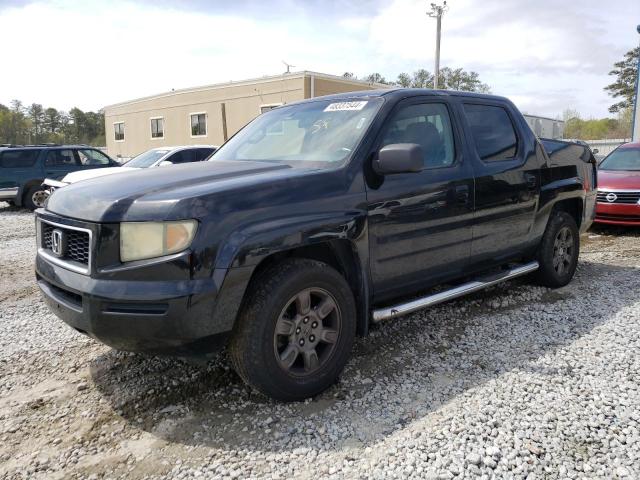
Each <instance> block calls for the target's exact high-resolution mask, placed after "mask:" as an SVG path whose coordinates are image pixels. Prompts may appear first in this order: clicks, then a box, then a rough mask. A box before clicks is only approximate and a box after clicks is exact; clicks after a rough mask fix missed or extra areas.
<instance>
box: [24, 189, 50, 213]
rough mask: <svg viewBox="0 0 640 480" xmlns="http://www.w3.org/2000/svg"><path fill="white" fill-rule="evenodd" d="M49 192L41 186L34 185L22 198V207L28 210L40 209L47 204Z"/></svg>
mask: <svg viewBox="0 0 640 480" xmlns="http://www.w3.org/2000/svg"><path fill="white" fill-rule="evenodd" d="M47 198H49V192H48V191H47V190H46V189H45V187H43V186H42V185H34V186H33V187H30V188H29V189H28V190H27V193H26V194H25V196H24V203H23V204H24V206H25V207H27V208H28V209H29V210H35V209H36V208H42V207H44V206H45V204H46V203H47Z"/></svg>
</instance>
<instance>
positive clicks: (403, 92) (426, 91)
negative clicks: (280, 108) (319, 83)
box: [288, 88, 509, 105]
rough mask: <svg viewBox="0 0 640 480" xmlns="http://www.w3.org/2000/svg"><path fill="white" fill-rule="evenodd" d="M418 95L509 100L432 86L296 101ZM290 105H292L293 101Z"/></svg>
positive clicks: (350, 93) (370, 91) (366, 91)
mask: <svg viewBox="0 0 640 480" xmlns="http://www.w3.org/2000/svg"><path fill="white" fill-rule="evenodd" d="M417 96H451V97H467V98H481V99H488V100H500V101H509V100H508V99H507V98H505V97H501V96H498V95H490V94H486V93H476V92H460V91H458V90H434V89H431V88H389V89H384V90H361V91H356V92H345V93H336V94H333V95H325V96H322V97H314V98H309V99H306V100H302V101H300V102H295V103H306V102H313V101H319V100H345V101H346V100H349V99H354V98H372V97H417ZM288 105H292V104H291V103H290V104H288Z"/></svg>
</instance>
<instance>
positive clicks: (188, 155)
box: [167, 150, 193, 165]
mask: <svg viewBox="0 0 640 480" xmlns="http://www.w3.org/2000/svg"><path fill="white" fill-rule="evenodd" d="M167 160H168V161H169V162H171V163H173V164H174V165H178V164H180V163H189V162H193V150H180V151H179V152H176V153H174V154H173V155H170V156H169V158H167Z"/></svg>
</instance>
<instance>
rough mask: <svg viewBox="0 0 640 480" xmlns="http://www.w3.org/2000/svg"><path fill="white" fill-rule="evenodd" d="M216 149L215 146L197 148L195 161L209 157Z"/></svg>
mask: <svg viewBox="0 0 640 480" xmlns="http://www.w3.org/2000/svg"><path fill="white" fill-rule="evenodd" d="M213 152H215V150H214V149H213V148H198V149H197V150H196V158H195V160H194V161H195V162H201V161H203V160H205V159H207V158H208V157H209V155H211V154H212V153H213Z"/></svg>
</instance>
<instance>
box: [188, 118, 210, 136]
mask: <svg viewBox="0 0 640 480" xmlns="http://www.w3.org/2000/svg"><path fill="white" fill-rule="evenodd" d="M206 135H207V114H206V113H192V114H191V136H192V137H204V136H206Z"/></svg>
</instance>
